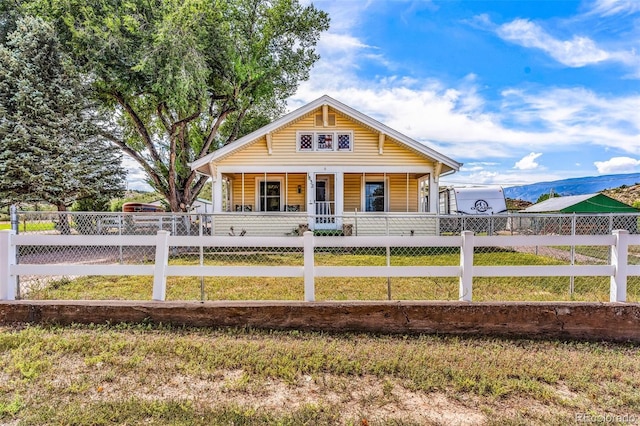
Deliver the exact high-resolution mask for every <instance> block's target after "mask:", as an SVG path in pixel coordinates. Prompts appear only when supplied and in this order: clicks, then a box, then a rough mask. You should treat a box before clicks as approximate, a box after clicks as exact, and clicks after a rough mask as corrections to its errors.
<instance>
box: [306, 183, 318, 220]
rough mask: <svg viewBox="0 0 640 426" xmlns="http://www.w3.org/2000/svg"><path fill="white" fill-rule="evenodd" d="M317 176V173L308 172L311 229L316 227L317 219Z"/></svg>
mask: <svg viewBox="0 0 640 426" xmlns="http://www.w3.org/2000/svg"><path fill="white" fill-rule="evenodd" d="M315 178H316V175H315V173H313V172H307V223H308V224H309V229H311V230H313V229H315V225H316V221H315V215H316V204H315V199H316V191H315V186H314V180H315Z"/></svg>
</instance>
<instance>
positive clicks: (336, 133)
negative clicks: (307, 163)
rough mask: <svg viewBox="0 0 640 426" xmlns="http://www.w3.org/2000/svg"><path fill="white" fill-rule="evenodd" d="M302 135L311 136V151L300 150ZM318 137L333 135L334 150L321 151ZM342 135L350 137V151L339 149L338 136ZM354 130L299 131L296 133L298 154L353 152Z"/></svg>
mask: <svg viewBox="0 0 640 426" xmlns="http://www.w3.org/2000/svg"><path fill="white" fill-rule="evenodd" d="M302 135H311V137H312V143H313V148H311V149H301V148H300V137H301V136H302ZM318 135H333V148H332V149H320V148H318ZM340 135H349V141H350V144H349V149H339V148H338V136H340ZM353 144H354V140H353V130H331V131H320V130H309V131H305V130H298V131H297V132H296V152H353Z"/></svg>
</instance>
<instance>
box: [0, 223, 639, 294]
mask: <svg viewBox="0 0 640 426" xmlns="http://www.w3.org/2000/svg"><path fill="white" fill-rule="evenodd" d="M98 246H99V247H111V248H114V249H118V248H119V249H120V250H121V251H122V247H146V248H150V249H153V254H154V256H149V257H148V258H145V259H144V260H139V261H138V262H137V263H136V264H122V263H121V262H120V263H119V262H117V261H113V260H111V261H109V263H107V264H77V263H73V262H68V263H58V262H53V261H52V262H50V263H47V260H46V256H44V254H43V256H44V257H41V258H40V259H39V260H38V261H37V262H32V263H27V262H29V260H28V258H27V259H25V258H20V257H19V256H16V254H17V253H19V251H20V249H21V247H27V248H30V249H33V248H34V247H35V248H38V247H43V248H45V247H46V248H47V249H48V250H53V251H56V250H63V249H64V250H69V249H71V250H74V249H75V250H77V251H81V250H82V249H83V248H87V247H98ZM539 246H545V247H549V246H553V247H572V248H573V247H575V246H599V247H602V248H604V249H606V250H607V252H608V256H607V259H606V263H604V264H574V263H573V261H572V262H571V264H562V265H491V266H480V265H477V264H475V263H474V256H475V255H477V253H478V252H479V251H478V248H485V249H486V248H490V247H494V248H505V249H507V248H512V247H536V248H537V247H539ZM630 246H640V235H631V234H629V232H628V231H627V230H616V231H613V233H612V234H610V235H502V236H477V235H474V234H473V232H471V231H463V232H462V233H461V234H460V235H452V236H406V235H405V236H383V237H381V236H314V234H313V233H312V232H310V231H306V232H304V234H303V235H302V236H284V237H269V238H265V237H251V236H244V237H242V238H238V237H237V236H216V237H211V236H173V235H171V234H170V232H168V231H165V230H161V231H157V234H156V235H38V234H35V235H33V234H31V235H30V234H20V235H18V234H15V232H14V231H8V230H7V231H0V300H15V299H16V295H17V294H18V282H19V277H21V276H51V275H63V276H69V275H71V276H86V275H100V276H113V275H146V276H152V277H153V295H152V298H153V299H154V300H158V301H163V300H165V298H166V285H167V277H178V276H193V277H297V278H302V279H303V282H304V300H305V301H308V302H313V301H314V300H315V299H316V291H315V281H316V278H324V277H385V278H390V277H454V278H456V279H457V280H458V284H459V286H458V287H459V289H458V300H461V301H468V302H470V301H472V300H473V297H472V296H473V281H474V278H476V277H532V276H534V277H571V278H573V277H586V276H589V277H608V279H609V281H610V292H609V301H610V302H625V301H626V300H627V278H628V277H631V276H635V277H637V276H640V265H637V264H635V263H630V262H629V257H630V256H629V247H630ZM184 247H189V248H194V247H196V248H200V253H202V251H203V249H205V248H219V249H228V248H230V247H232V248H233V249H234V250H240V251H242V250H247V251H249V250H256V249H269V248H272V249H274V250H276V249H277V250H283V249H286V250H290V251H292V252H297V253H300V254H301V255H302V263H301V264H299V265H292V266H291V265H286V266H264V265H257V266H247V265H237V266H236V265H221V266H214V265H204V264H202V262H201V263H200V264H199V265H188V264H182V265H181V264H169V259H170V257H171V256H172V253H173V252H179V250H180V248H184ZM367 247H369V248H381V247H382V248H386V251H387V259H389V256H388V254H389V252H390V250H391V249H392V248H407V249H410V248H414V249H415V248H424V247H429V248H448V249H449V250H452V249H453V250H459V264H458V265H435V266H434V265H430V266H423V265H410V266H404V265H394V266H391V265H390V263H389V261H388V260H387V265H386V266H328V265H325V266H322V265H317V264H316V263H317V262H316V256H317V255H318V252H319V251H322V250H328V249H332V250H335V249H336V248H338V249H344V250H346V251H349V250H351V249H356V248H367ZM42 253H45V252H44V251H43V252H42ZM201 256H202V254H201ZM16 259H20V262H18V261H17V260H16ZM43 259H44V260H43Z"/></svg>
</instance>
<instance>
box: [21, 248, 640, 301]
mask: <svg viewBox="0 0 640 426" xmlns="http://www.w3.org/2000/svg"><path fill="white" fill-rule="evenodd" d="M242 250H245V249H242ZM205 259H206V260H205V264H207V265H239V266H243V265H245V266H250V265H263V266H266V265H269V266H278V265H297V266H302V255H301V254H300V253H294V252H281V253H252V252H243V251H241V250H240V251H239V252H236V253H231V254H230V253H216V254H212V253H209V254H207V255H206V256H205ZM390 259H391V260H390V264H391V265H392V266H403V265H448V266H451V265H457V264H458V263H459V255H458V253H457V252H447V251H440V252H433V251H430V250H429V249H421V250H415V251H414V252H412V253H411V254H407V253H406V252H404V253H401V252H392V256H391V258H390ZM386 262H387V259H386V256H385V254H384V251H382V252H377V251H376V250H369V251H363V250H359V251H353V252H345V251H344V250H341V251H338V250H330V249H329V250H326V251H323V252H318V253H316V265H319V266H361V265H372V266H384V265H386ZM170 263H171V264H184V265H196V264H199V256H198V255H196V254H190V253H181V254H180V256H177V257H174V258H172V259H171V260H170ZM475 264H476V265H496V264H498V265H542V266H543V265H560V264H566V261H564V263H563V261H561V260H558V259H555V258H553V257H550V256H540V255H534V254H528V253H519V252H512V251H497V252H480V253H476V255H475ZM473 285H474V288H473V300H474V301H602V302H604V301H608V300H609V279H608V278H607V277H576V278H575V279H573V284H572V281H571V279H570V278H569V277H520V278H512V277H495V278H475V279H474V283H473ZM572 286H573V293H572V294H571V293H570V288H571V287H572ZM303 288H304V285H303V280H302V278H273V277H255V278H251V277H205V278H202V279H201V278H200V277H169V278H168V279H167V300H303V299H304V290H303ZM389 290H390V293H391V298H392V299H393V300H457V299H458V280H457V278H447V277H415V278H390V279H387V278H385V277H376V278H346V277H345V278H316V300H386V299H387V298H388V296H389ZM151 293H152V278H151V277H141V276H125V277H117V276H89V277H79V278H75V279H69V278H61V279H56V280H53V281H51V280H50V281H42V282H41V283H40V285H38V283H35V284H32V288H31V291H30V293H29V294H28V296H27V297H28V298H31V299H61V300H79V299H96V300H106V299H114V300H117V299H124V300H149V299H150V298H151ZM628 294H629V296H628V300H629V301H637V300H640V280H639V279H637V277H632V278H630V279H629V285H628Z"/></svg>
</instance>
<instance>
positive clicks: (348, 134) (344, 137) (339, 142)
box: [296, 131, 353, 152]
mask: <svg viewBox="0 0 640 426" xmlns="http://www.w3.org/2000/svg"><path fill="white" fill-rule="evenodd" d="M296 149H297V150H298V151H304V152H327V151H353V132H352V131H341V132H297V133H296Z"/></svg>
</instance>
